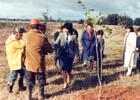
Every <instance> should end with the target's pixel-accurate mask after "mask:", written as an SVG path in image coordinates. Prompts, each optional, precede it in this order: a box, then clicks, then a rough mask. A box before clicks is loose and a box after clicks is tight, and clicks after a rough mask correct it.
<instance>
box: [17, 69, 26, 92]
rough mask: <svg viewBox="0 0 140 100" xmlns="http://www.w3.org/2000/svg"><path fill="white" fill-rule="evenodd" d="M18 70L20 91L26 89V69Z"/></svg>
mask: <svg viewBox="0 0 140 100" xmlns="http://www.w3.org/2000/svg"><path fill="white" fill-rule="evenodd" d="M18 72H19V74H20V78H19V81H18V86H19V91H23V90H26V87H25V86H24V84H23V79H24V74H25V70H24V69H20V70H19V71H18Z"/></svg>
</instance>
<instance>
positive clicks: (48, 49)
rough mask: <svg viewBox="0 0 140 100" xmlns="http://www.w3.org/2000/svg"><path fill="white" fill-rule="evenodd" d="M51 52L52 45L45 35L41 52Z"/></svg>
mask: <svg viewBox="0 0 140 100" xmlns="http://www.w3.org/2000/svg"><path fill="white" fill-rule="evenodd" d="M52 52H53V49H52V45H51V44H50V42H49V40H48V38H47V37H45V39H44V45H43V53H44V54H47V53H52Z"/></svg>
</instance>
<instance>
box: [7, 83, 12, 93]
mask: <svg viewBox="0 0 140 100" xmlns="http://www.w3.org/2000/svg"><path fill="white" fill-rule="evenodd" d="M7 90H8V92H9V93H12V92H13V91H12V90H13V85H10V84H8V85H7Z"/></svg>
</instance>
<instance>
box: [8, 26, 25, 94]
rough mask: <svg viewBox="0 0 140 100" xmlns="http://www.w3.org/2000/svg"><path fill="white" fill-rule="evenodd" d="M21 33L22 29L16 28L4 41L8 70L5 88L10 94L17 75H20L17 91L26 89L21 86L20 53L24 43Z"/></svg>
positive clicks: (22, 74) (22, 72) (22, 75)
mask: <svg viewBox="0 0 140 100" xmlns="http://www.w3.org/2000/svg"><path fill="white" fill-rule="evenodd" d="M23 32H25V29H24V28H21V27H17V28H15V29H14V32H13V33H12V34H11V35H10V36H9V37H8V39H7V40H6V55H7V60H8V64H9V68H10V74H9V79H8V86H7V88H8V92H9V93H11V92H12V89H13V85H14V83H15V81H16V79H17V76H18V74H20V78H19V81H18V86H19V91H22V90H25V89H26V88H25V87H24V85H23V77H24V70H23V68H22V51H23V48H24V41H23V40H22V33H23Z"/></svg>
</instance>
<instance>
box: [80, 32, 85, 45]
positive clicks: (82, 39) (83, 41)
mask: <svg viewBox="0 0 140 100" xmlns="http://www.w3.org/2000/svg"><path fill="white" fill-rule="evenodd" d="M84 34H85V31H83V33H82V36H81V44H82V47H83V48H84V47H85V46H86V44H85V39H84Z"/></svg>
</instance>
